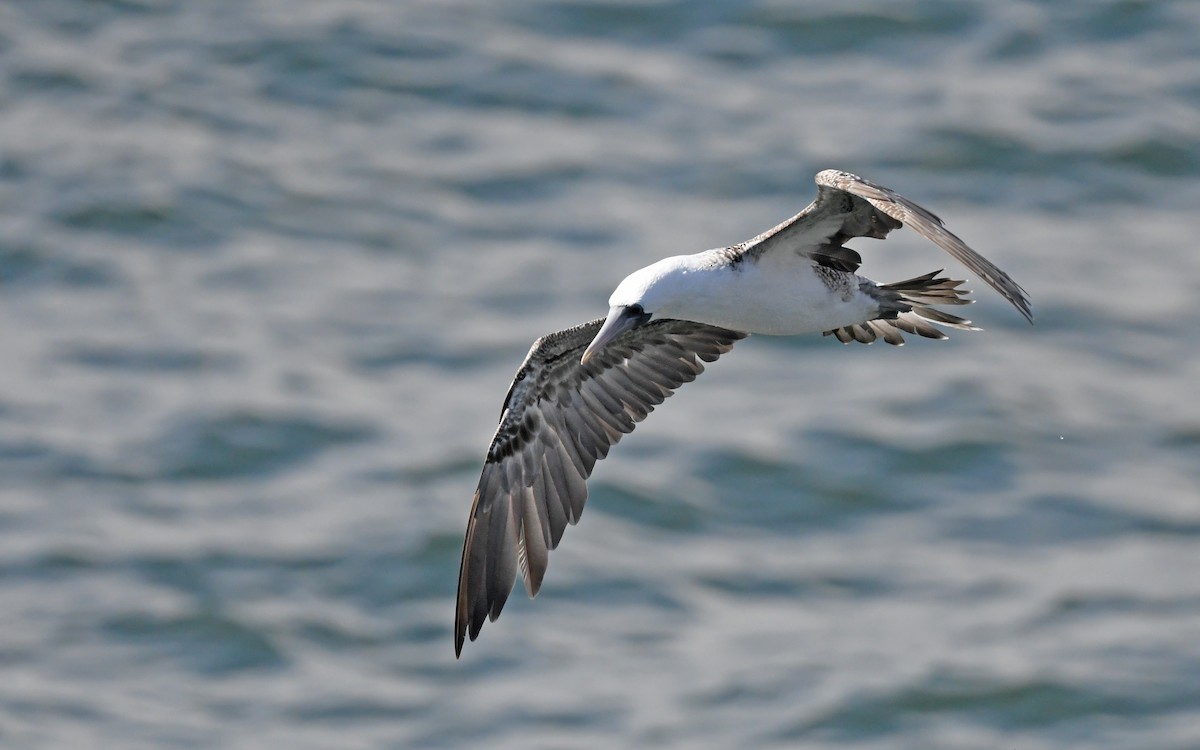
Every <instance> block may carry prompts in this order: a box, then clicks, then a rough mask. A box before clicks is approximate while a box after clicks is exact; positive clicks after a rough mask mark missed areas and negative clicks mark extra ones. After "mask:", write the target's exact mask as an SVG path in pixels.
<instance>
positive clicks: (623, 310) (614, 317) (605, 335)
mask: <svg viewBox="0 0 1200 750" xmlns="http://www.w3.org/2000/svg"><path fill="white" fill-rule="evenodd" d="M648 320H650V314H649V313H647V312H645V311H644V310H642V308H641V306H640V305H629V306H626V305H614V306H613V307H610V308H608V317H607V318H605V319H604V325H602V326H600V330H599V331H598V332H597V333H596V338H594V339H592V343H590V344H588V348H587V349H584V350H583V356H582V357H581V358H580V359H579V363H580V364H584V365H586V364H587V363H588V360H589V359H591V358H592V357H593V356H595V355H596V353H597V352H599V351H600V350H602V349H603V348H604V347H606V346H608V345H609V344H611V343H612V342H613V341H614V340H616V338H617V337H618V336H620V335H621V334H622V333H625V332H626V331H629V330H632V329H634V328H637V327H638V326H640V325H642V324H643V323H645V322H646V321H648Z"/></svg>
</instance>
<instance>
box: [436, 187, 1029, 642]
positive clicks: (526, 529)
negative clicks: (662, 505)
mask: <svg viewBox="0 0 1200 750" xmlns="http://www.w3.org/2000/svg"><path fill="white" fill-rule="evenodd" d="M816 182H817V186H818V189H817V197H816V200H814V201H813V202H812V203H811V204H810V205H809V206H808V207H807V208H805V209H804V210H803V211H801V212H800V213H798V214H796V215H795V216H793V217H792V218H790V219H788V220H787V221H785V222H783V223H782V224H780V225H778V226H776V227H774V228H773V229H770V230H768V231H766V232H763V233H762V234H760V235H758V236H757V237H755V238H753V239H751V240H748V241H746V242H743V243H741V244H738V245H734V246H732V247H726V248H719V249H714V250H707V251H705V252H701V253H696V254H695V255H677V256H673V257H670V258H665V259H663V260H660V261H658V262H657V263H653V264H651V265H649V266H646V267H645V268H643V269H641V270H639V271H635V272H634V273H632V274H630V275H629V276H627V277H625V280H624V281H622V282H621V283H620V284H619V285H618V286H617V289H616V291H615V292H613V294H612V296H611V297H610V298H609V301H608V304H609V310H608V316H607V317H605V318H601V319H597V320H593V321H591V322H590V323H584V324H583V325H578V326H575V327H574V328H568V329H566V330H564V331H558V332H557V333H551V334H549V335H546V336H543V337H541V338H539V339H538V340H537V341H535V342H534V344H533V347H532V348H530V350H529V354H527V355H526V357H525V361H524V362H522V363H521V367H520V369H519V370H518V371H517V375H516V378H515V379H514V380H513V383H512V387H511V388H509V391H508V396H507V397H506V398H505V400H504V406H503V407H502V409H501V413H500V426H499V427H498V428H497V430H496V434H495V437H494V438H493V439H492V443H491V447H490V448H489V449H488V452H487V457H486V460H485V461H484V465H483V474H482V476H480V478H479V485H478V488H477V489H476V490H475V499H474V502H473V504H472V506H471V515H470V519H469V520H468V522H467V533H466V539H465V540H464V542H463V552H462V563H461V567H460V568H459V574H458V599H457V605H456V609H455V618H454V652H455V655H456V656H457V655H460V654H461V653H462V647H463V641H464V639H465V638H467V637H470V639H471V640H475V638H476V636H478V635H479V630H480V628H481V627H482V626H483V622H484V620H485V619H491V620H495V619H496V617H497V616H499V614H500V610H501V609H502V608H503V607H504V602H505V601H506V600H507V599H508V595H509V593H510V592H511V591H512V588H513V585H514V583H515V581H516V575H517V571H518V570H519V571H520V573H521V578H522V579H523V580H524V582H525V589H526V591H528V592H529V595H530V596H531V597H532V596H536V595H537V592H538V589H539V588H540V586H541V584H542V577H543V575H544V574H545V572H546V564H547V557H548V553H549V551H550V550H552V549H554V548H555V547H557V546H558V543H559V540H560V539H561V538H562V534H563V531H564V530H565V529H566V527H567V525H568V524H574V523H576V522H577V521H578V520H579V516H580V514H581V513H582V512H583V504H584V500H585V499H586V498H587V491H588V490H587V478H588V476H589V475H591V473H592V469H593V467H594V466H595V464H596V461H598V460H600V459H602V458H604V457H605V456H606V455H607V454H608V450H609V448H611V447H612V446H613V444H615V443H616V442H617V441H618V440H620V439H621V436H622V435H624V434H625V433H628V432H630V431H632V430H633V428H634V426H635V425H636V424H637V423H638V422H640V421H641V420H642V419H644V418H645V417H646V415H647V414H649V413H650V412H651V411H652V410H653V409H654V407H655V406H657V405H658V404H660V403H662V401H663V400H664V399H665V398H667V397H668V396H670V395H671V394H672V393H673V392H674V391H675V389H676V388H678V387H679V386H680V385H682V384H683V383H687V382H690V381H692V380H694V379H695V377H696V376H697V375H699V374H700V372H701V371H702V370H703V369H704V364H703V363H705V362H713V361H715V360H716V359H717V358H718V357H720V356H721V355H722V354H724V353H725V352H727V351H729V350H730V348H732V346H733V344H734V343H735V342H736V341H738V340H739V339H742V338H745V337H746V336H747V335H749V334H752V333H759V334H769V335H795V334H800V333H812V332H817V331H823V332H824V333H825V334H826V335H833V336H836V337H837V339H838V340H839V341H841V342H843V343H849V342H851V341H859V342H862V343H868V344H869V343H871V342H872V341H875V340H876V339H878V338H882V339H883V340H884V341H885V342H887V343H889V344H897V345H898V344H902V343H903V342H904V339H903V337H902V336H901V333H902V332H903V333H911V334H916V335H918V336H924V337H927V338H934V339H942V338H945V334H943V333H942V332H941V331H940V330H938V328H936V327H935V326H934V325H932V324H936V325H938V326H945V327H949V328H958V329H962V330H977V329H976V328H974V327H972V326H971V322H970V321H969V320H965V319H963V318H960V317H957V316H955V315H951V314H949V313H947V312H944V311H941V310H938V309H936V308H935V307H934V306H935V305H963V304H967V303H969V302H971V301H972V300H969V299H967V298H966V295H967V294H968V293H969V292H967V291H966V290H961V289H959V286H960V285H961V284H962V283H963V282H962V281H955V280H951V279H948V278H942V277H940V276H939V274H940V273H941V271H934V272H932V273H927V274H924V275H922V276H917V277H916V278H912V279H908V280H906V281H900V282H896V283H893V284H876V283H875V282H874V281H871V280H870V279H867V278H865V277H863V276H859V275H858V274H857V273H856V271H857V270H858V267H859V264H860V263H861V261H862V258H861V256H859V254H858V253H857V252H855V251H854V250H851V249H850V248H848V247H846V246H845V243H846V241H847V240H850V239H851V238H854V237H874V238H877V239H882V238H884V237H885V236H886V235H887V234H888V232H890V231H891V230H893V229H896V228H898V227H900V226H902V225H908V226H910V227H912V228H913V229H915V230H916V231H917V232H918V233H919V234H921V235H923V236H925V237H926V238H927V239H929V240H931V241H932V242H933V243H934V244H935V245H937V246H938V247H940V248H942V249H943V250H945V251H946V252H947V253H949V254H950V255H952V256H953V257H954V258H955V259H956V260H958V261H959V262H960V263H962V264H963V265H964V266H966V267H967V268H968V269H970V270H971V271H973V272H974V273H976V274H977V275H978V276H979V277H980V278H982V279H983V280H984V281H985V282H987V284H988V285H989V286H991V287H992V288H993V289H995V290H996V291H997V292H999V293H1000V294H1001V295H1003V296H1004V298H1005V299H1007V300H1008V301H1009V302H1010V303H1012V304H1013V306H1014V307H1016V308H1017V310H1019V311H1020V312H1021V314H1022V315H1024V316H1025V318H1026V319H1027V320H1029V322H1030V323H1032V322H1033V314H1032V312H1031V309H1030V303H1029V298H1028V296H1027V295H1026V293H1025V291H1024V290H1023V289H1022V288H1021V287H1020V286H1019V285H1018V284H1017V283H1016V282H1015V281H1013V280H1012V279H1011V278H1010V277H1009V276H1008V274H1006V273H1005V272H1004V271H1002V270H1000V269H999V268H997V267H996V266H995V265H993V264H992V263H991V262H990V261H989V260H987V259H986V258H984V257H983V256H982V255H980V254H979V253H977V252H975V251H974V250H972V249H971V248H969V247H967V245H966V243H964V242H963V241H962V240H961V239H959V238H958V237H957V236H956V235H954V234H952V233H951V232H950V231H949V230H947V229H946V228H945V227H944V226H943V224H942V221H941V219H939V218H938V217H937V216H935V215H934V214H932V213H930V212H929V211H927V210H925V209H924V208H921V207H920V206H918V205H917V204H915V203H913V202H912V201H910V200H908V199H907V198H904V197H903V196H901V195H899V194H898V193H896V192H894V191H892V190H889V189H888V188H885V187H882V186H880V185H876V184H874V183H872V182H868V181H867V180H864V179H862V178H861V177H858V176H856V175H853V174H849V173H847V172H840V171H837V170H832V169H829V170H825V171H823V172H820V173H819V174H818V175H817V176H816Z"/></svg>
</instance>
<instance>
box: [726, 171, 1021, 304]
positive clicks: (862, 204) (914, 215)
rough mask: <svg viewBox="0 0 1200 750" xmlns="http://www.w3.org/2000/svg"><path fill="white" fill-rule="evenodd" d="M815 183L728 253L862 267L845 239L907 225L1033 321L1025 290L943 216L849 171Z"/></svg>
mask: <svg viewBox="0 0 1200 750" xmlns="http://www.w3.org/2000/svg"><path fill="white" fill-rule="evenodd" d="M816 182H817V197H816V199H815V200H814V201H813V202H812V203H811V204H809V205H808V206H807V207H806V208H805V209H804V210H803V211H801V212H800V213H798V214H796V215H795V216H793V217H792V218H790V219H788V220H787V221H785V222H783V223H782V224H779V225H778V226H776V227H772V228H771V229H769V230H767V231H766V232H763V233H762V234H760V235H758V236H757V237H755V238H754V239H752V240H748V241H747V242H743V243H741V244H740V245H735V246H734V247H732V248H730V251H731V252H733V253H735V254H738V255H741V256H743V257H747V258H758V257H760V256H761V255H763V254H764V253H767V252H771V251H773V250H778V249H785V248H786V249H790V250H792V251H793V252H796V253H799V254H800V255H803V256H805V257H807V258H811V259H812V260H813V262H814V263H817V264H818V265H822V266H826V267H828V268H833V269H836V270H838V271H847V272H853V271H856V270H858V266H859V264H860V263H861V261H862V258H861V256H859V254H858V253H857V252H855V251H854V250H852V249H850V248H848V247H844V243H845V242H847V241H848V240H850V239H852V238H854V237H874V238H876V239H883V238H884V237H886V236H887V234H888V232H890V231H891V230H893V229H896V228H898V227H900V226H902V225H907V226H909V227H912V228H913V229H915V230H916V231H917V232H918V233H919V234H921V235H922V236H924V237H925V238H926V239H928V240H930V241H931V242H933V243H934V244H935V245H937V246H938V247H940V248H942V249H943V250H945V251H946V252H947V253H949V254H950V255H952V256H954V258H955V259H957V260H958V261H959V262H960V263H962V264H963V265H964V266H966V267H967V268H969V269H970V270H971V271H973V272H975V273H976V274H978V275H979V277H980V278H981V279H983V280H984V281H985V282H987V284H988V285H990V286H991V287H992V288H993V289H995V290H996V291H997V292H999V293H1000V294H1001V295H1002V296H1003V297H1004V298H1005V299H1007V300H1008V301H1009V302H1011V303H1012V305H1013V307H1016V308H1017V310H1019V311H1020V312H1021V314H1022V315H1024V316H1025V318H1026V319H1027V320H1029V321H1030V322H1033V313H1032V312H1031V310H1030V305H1029V297H1028V295H1027V294H1026V293H1025V290H1024V289H1022V288H1021V286H1020V285H1019V284H1017V282H1015V281H1013V280H1012V278H1011V277H1010V276H1009V275H1008V274H1007V273H1005V272H1004V271H1002V270H1000V269H999V268H997V267H996V265H995V264H993V263H992V262H991V261H989V260H988V259H987V258H984V257H983V256H982V255H980V254H979V253H977V252H975V251H974V250H972V249H971V248H970V247H968V246H967V244H966V243H965V242H963V241H962V240H961V239H960V238H959V237H958V236H957V235H955V234H954V233H952V232H950V231H949V230H948V229H946V227H945V226H944V225H943V224H942V220H941V219H939V218H938V217H937V216H935V215H934V214H933V213H931V212H930V211H927V210H926V209H924V208H922V207H921V206H918V205H917V204H916V203H913V202H912V201H910V200H908V199H907V198H905V197H904V196H902V195H900V194H899V193H897V192H895V191H894V190H890V189H888V188H885V187H883V186H881V185H876V184H875V183H873V182H870V181H868V180H864V179H863V178H861V177H859V176H858V175H853V174H850V173H849V172H841V171H838V170H836V169H826V170H824V171H823V172H820V173H818V174H817V177H816Z"/></svg>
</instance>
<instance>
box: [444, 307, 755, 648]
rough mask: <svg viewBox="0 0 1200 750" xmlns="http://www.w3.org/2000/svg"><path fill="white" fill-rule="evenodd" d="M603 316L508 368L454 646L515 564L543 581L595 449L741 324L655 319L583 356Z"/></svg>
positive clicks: (602, 452)
mask: <svg viewBox="0 0 1200 750" xmlns="http://www.w3.org/2000/svg"><path fill="white" fill-rule="evenodd" d="M603 322H604V320H603V319H599V320H593V321H592V322H590V323H585V324H584V325H581V326H576V327H574V328H569V329H567V330H565V331H559V332H558V333H552V334H550V335H548V336H543V337H542V338H540V339H538V340H537V341H536V342H534V344H533V347H532V348H531V349H530V350H529V354H528V355H527V356H526V357H525V361H524V362H523V363H522V364H521V368H520V369H519V370H518V371H517V376H516V378H515V379H514V380H513V384H512V387H511V388H510V389H509V391H508V396H507V397H506V398H505V400H504V406H503V408H502V410H501V414H500V426H499V427H498V428H497V430H496V436H495V437H494V438H493V439H492V445H491V447H490V448H489V449H488V453H487V459H486V460H485V462H484V465H483V474H482V475H481V476H480V478H479V486H478V488H477V489H476V490H475V501H474V504H473V505H472V506H471V517H470V520H469V521H468V523H467V534H466V539H465V540H464V541H463V554H462V565H461V567H460V568H459V573H458V601H457V606H456V610H455V618H454V651H455V654H460V653H461V652H462V646H463V640H464V639H465V638H466V637H468V636H469V637H470V639H471V640H475V637H476V636H477V635H478V634H479V629H480V628H481V627H483V622H484V620H485V619H486V618H491V619H492V620H495V619H496V617H497V616H498V615H499V614H500V610H501V609H502V608H503V607H504V602H505V601H506V600H507V599H508V595H509V593H510V592H511V591H512V587H513V584H514V583H515V581H516V574H517V571H518V569H519V570H520V572H521V577H522V578H523V579H524V581H525V588H526V590H527V591H528V592H529V595H530V596H534V595H536V594H537V592H538V588H539V587H540V586H541V583H542V576H543V575H544V574H545V572H546V563H547V556H548V552H549V550H551V549H554V548H555V547H557V546H558V542H559V540H560V539H561V538H562V534H563V531H564V530H565V529H566V527H567V524H574V523H576V522H577V521H578V520H579V515H580V514H581V513H582V512H583V504H584V500H585V499H586V498H587V478H588V476H589V475H591V473H592V469H593V467H594V466H595V465H596V461H598V460H600V459H601V458H604V457H605V456H606V455H608V450H609V448H610V447H612V446H613V445H614V444H615V443H616V442H617V441H618V440H620V439H621V436H622V435H624V434H625V433H628V432H630V431H632V430H633V428H634V425H635V424H636V423H638V422H640V421H641V420H642V419H644V418H645V417H646V415H647V414H649V413H650V412H651V411H653V409H654V407H655V406H656V405H658V404H660V403H662V401H663V399H665V398H667V397H668V396H670V395H671V394H672V393H673V392H674V391H675V389H676V388H678V387H679V386H680V385H682V384H683V383H687V382H690V381H692V380H694V379H695V377H696V376H697V375H699V374H700V373H701V372H702V371H703V370H704V364H703V363H704V362H713V361H714V360H716V359H717V357H719V356H721V355H722V354H724V353H725V352H727V351H729V349H730V348H731V347H732V346H733V343H734V342H735V341H737V340H738V339H741V338H743V337H745V334H744V333H738V332H737V331H728V330H726V329H724V328H715V327H713V326H707V325H703V324H701V323H692V322H690V321H684V320H656V321H650V322H649V323H646V324H645V325H642V326H640V327H638V328H636V329H634V330H632V331H629V332H627V333H625V334H622V335H621V336H620V337H619V338H618V339H616V340H615V341H614V342H613V343H611V344H609V345H608V346H606V347H605V348H604V349H603V350H602V351H600V352H598V353H597V354H596V356H594V357H593V358H591V359H589V360H588V363H587V364H586V365H585V364H581V363H580V361H579V359H580V356H581V355H582V354H583V350H584V349H585V348H586V347H587V345H588V343H589V342H591V340H592V338H594V337H595V335H596V332H597V331H598V330H600V326H601V324H602V323H603Z"/></svg>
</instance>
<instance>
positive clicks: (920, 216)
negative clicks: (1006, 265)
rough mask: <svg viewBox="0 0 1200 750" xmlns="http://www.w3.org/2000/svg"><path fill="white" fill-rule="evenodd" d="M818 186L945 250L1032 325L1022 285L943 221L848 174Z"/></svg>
mask: <svg viewBox="0 0 1200 750" xmlns="http://www.w3.org/2000/svg"><path fill="white" fill-rule="evenodd" d="M816 180H817V185H818V186H820V187H819V190H820V192H824V191H825V190H826V189H829V188H832V189H834V190H838V191H843V192H845V193H848V194H850V195H853V196H857V197H859V198H862V199H863V200H865V201H867V202H868V203H870V204H871V205H872V206H874V207H875V208H877V209H878V210H880V211H882V212H883V213H884V214H886V215H887V216H890V217H891V218H893V219H895V220H896V221H898V222H900V223H902V224H904V225H906V226H909V227H911V228H913V229H915V230H917V233H918V234H920V235H921V236H923V237H924V238H925V239H927V240H929V241H930V242H932V243H933V244H935V245H937V246H938V247H940V248H941V249H943V250H945V251H946V252H947V253H949V254H950V255H951V256H953V257H954V259H955V260H957V261H958V262H959V263H962V264H963V265H964V266H966V267H967V268H969V269H971V271H973V272H974V273H975V274H977V275H978V276H979V278H981V279H983V280H984V281H985V282H987V284H988V286H990V287H991V288H993V289H995V290H996V291H997V292H999V293H1000V295H1001V296H1003V297H1004V298H1005V299H1006V300H1008V301H1009V302H1011V303H1012V306H1013V307H1015V308H1017V310H1019V311H1020V312H1021V314H1022V315H1024V316H1025V319H1026V320H1028V321H1029V322H1030V323H1032V322H1033V312H1032V310H1031V309H1030V306H1029V297H1028V295H1026V293H1025V290H1024V289H1022V288H1021V285H1020V284H1018V283H1017V282H1015V281H1013V280H1012V278H1011V277H1010V276H1009V275H1008V274H1007V273H1005V272H1004V271H1001V270H1000V269H999V268H997V267H996V265H995V264H994V263H992V262H991V261H990V260H988V259H987V258H985V257H983V256H982V255H980V254H979V253H977V252H975V251H974V250H972V249H971V248H969V247H967V243H965V242H963V241H962V240H961V239H959V237H958V235H956V234H954V233H953V232H951V231H950V230H948V229H946V227H945V225H943V224H942V220H941V219H939V218H938V217H937V216H935V215H934V214H933V213H931V212H930V211H927V210H925V209H924V208H921V207H920V206H918V205H917V204H916V203H913V202H912V201H910V200H909V199H907V198H905V197H904V196H902V195H900V194H899V193H897V192H896V191H894V190H890V189H888V188H885V187H883V186H882V185H876V184H875V183H873V182H870V181H868V180H864V179H863V178H861V177H859V176H858V175H854V174H850V173H849V172H840V171H838V170H836V169H826V170H824V171H823V172H819V173H818V174H817V178H816Z"/></svg>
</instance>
